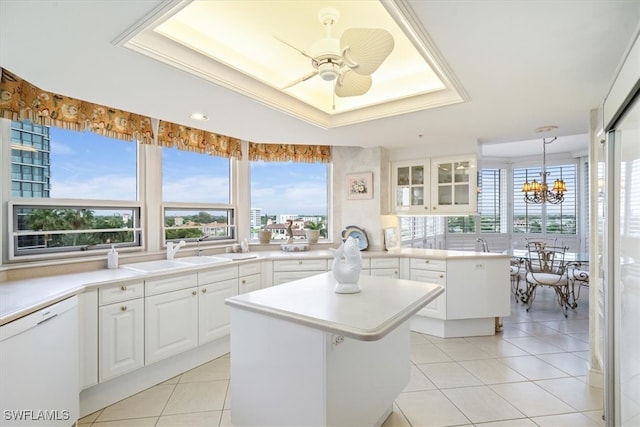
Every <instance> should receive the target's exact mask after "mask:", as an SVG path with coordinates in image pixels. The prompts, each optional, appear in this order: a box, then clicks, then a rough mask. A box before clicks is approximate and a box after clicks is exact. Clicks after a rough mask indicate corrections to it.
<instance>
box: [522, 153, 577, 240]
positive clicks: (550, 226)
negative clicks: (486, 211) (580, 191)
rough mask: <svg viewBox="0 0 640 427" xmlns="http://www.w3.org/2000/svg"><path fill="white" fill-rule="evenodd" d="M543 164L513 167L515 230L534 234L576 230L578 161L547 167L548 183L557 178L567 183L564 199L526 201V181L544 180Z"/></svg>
mask: <svg viewBox="0 0 640 427" xmlns="http://www.w3.org/2000/svg"><path fill="white" fill-rule="evenodd" d="M540 172H541V168H540V167H535V168H514V169H513V232H514V233H530V234H546V233H550V234H576V224H577V222H576V200H577V199H576V190H577V188H576V178H577V170H576V165H575V164H568V165H558V166H549V167H547V172H548V174H549V175H548V176H547V183H548V184H549V186H550V187H552V186H553V182H554V181H555V180H556V179H562V180H564V182H565V184H566V186H567V192H566V193H565V197H564V202H562V203H559V204H555V205H554V204H551V203H543V204H530V203H526V202H525V201H524V193H522V184H524V182H525V181H529V182H531V181H533V180H534V179H535V180H537V181H538V182H540V180H541V177H540Z"/></svg>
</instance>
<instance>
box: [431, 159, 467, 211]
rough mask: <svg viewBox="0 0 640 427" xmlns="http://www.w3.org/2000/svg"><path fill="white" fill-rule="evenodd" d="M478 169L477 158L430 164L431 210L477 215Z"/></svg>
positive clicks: (442, 160)
mask: <svg viewBox="0 0 640 427" xmlns="http://www.w3.org/2000/svg"><path fill="white" fill-rule="evenodd" d="M477 191H478V169H477V165H476V159H475V156H468V157H460V156H458V157H448V158H438V159H433V160H432V161H431V211H432V212H433V213H442V214H444V213H447V214H448V213H475V212H476V211H477V205H478V194H477Z"/></svg>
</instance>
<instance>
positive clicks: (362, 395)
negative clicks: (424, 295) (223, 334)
mask: <svg viewBox="0 0 640 427" xmlns="http://www.w3.org/2000/svg"><path fill="white" fill-rule="evenodd" d="M231 328H232V331H231V378H232V380H231V421H232V423H233V424H234V425H235V426H239V427H240V426H260V427H263V426H266V425H272V426H276V425H277V426H296V427H299V426H309V427H311V426H335V427H340V426H342V427H352V426H372V427H373V426H380V425H382V423H383V422H384V420H385V419H386V418H387V416H388V415H389V413H390V411H391V409H392V407H393V402H394V400H395V399H396V398H397V397H398V395H399V394H400V392H401V391H402V390H403V389H404V388H405V387H406V385H407V384H408V383H409V378H410V369H411V361H410V338H411V337H410V330H409V321H406V322H404V323H402V324H400V325H399V326H398V327H397V328H395V329H394V330H393V331H391V332H390V333H389V334H387V335H386V336H385V337H383V338H382V339H380V340H377V341H361V340H356V339H351V338H347V337H342V336H341V335H337V334H333V333H330V332H325V331H322V330H320V329H315V328H310V327H307V326H303V325H299V324H296V323H292V322H287V321H285V320H281V319H277V318H273V317H270V316H268V315H263V314H258V313H255V312H252V311H249V310H245V309H242V308H237V307H231Z"/></svg>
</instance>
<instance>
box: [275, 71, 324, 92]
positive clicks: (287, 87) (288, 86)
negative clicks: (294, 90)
mask: <svg viewBox="0 0 640 427" xmlns="http://www.w3.org/2000/svg"><path fill="white" fill-rule="evenodd" d="M317 74H318V70H314V71H312V72H310V73H309V74H307V75H304V76H302V77H300V78H299V79H296V80H294V81H292V82H291V83H289V84H288V85H286V86H285V87H283V88H281V90H285V89H289V88H290V87H291V86H295V85H297V84H298V83H302V82H306V81H307V80H309V79H310V78H311V77H313V76H315V75H317Z"/></svg>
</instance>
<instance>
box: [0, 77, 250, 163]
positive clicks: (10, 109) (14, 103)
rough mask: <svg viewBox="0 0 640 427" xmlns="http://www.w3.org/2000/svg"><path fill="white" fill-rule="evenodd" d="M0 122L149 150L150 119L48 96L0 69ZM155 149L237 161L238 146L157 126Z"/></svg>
mask: <svg viewBox="0 0 640 427" xmlns="http://www.w3.org/2000/svg"><path fill="white" fill-rule="evenodd" d="M0 117H2V118H5V119H9V120H16V121H20V120H31V121H32V122H33V123H36V124H39V125H43V126H55V127H60V128H64V129H70V130H75V131H80V132H82V131H85V130H89V131H91V132H95V133H98V134H100V135H104V136H107V137H110V138H116V139H122V140H125V141H131V140H133V139H136V140H138V141H139V142H141V143H143V144H153V143H154V135H153V126H152V123H151V119H150V118H149V117H146V116H142V115H140V114H135V113H130V112H128V111H123V110H118V109H115V108H110V107H105V106H103V105H98V104H93V103H91V102H87V101H82V100H79V99H75V98H70V97H67V96H63V95H59V94H57V93H53V92H47V91H45V90H42V89H40V88H39V87H37V86H34V85H32V84H31V83H29V82H27V81H26V80H23V79H22V78H20V77H18V76H17V75H15V74H13V73H11V72H9V71H7V70H5V69H2V68H0ZM158 144H159V145H160V146H162V147H176V148H178V149H181V150H186V151H195V152H198V153H204V154H210V155H212V156H220V157H237V158H241V157H242V150H241V146H240V140H239V139H237V138H232V137H229V136H225V135H218V134H215V133H212V132H207V131H204V130H201V129H195V128H190V127H186V126H182V125H178V124H175V123H171V122H165V121H162V120H160V126H159V130H158Z"/></svg>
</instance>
